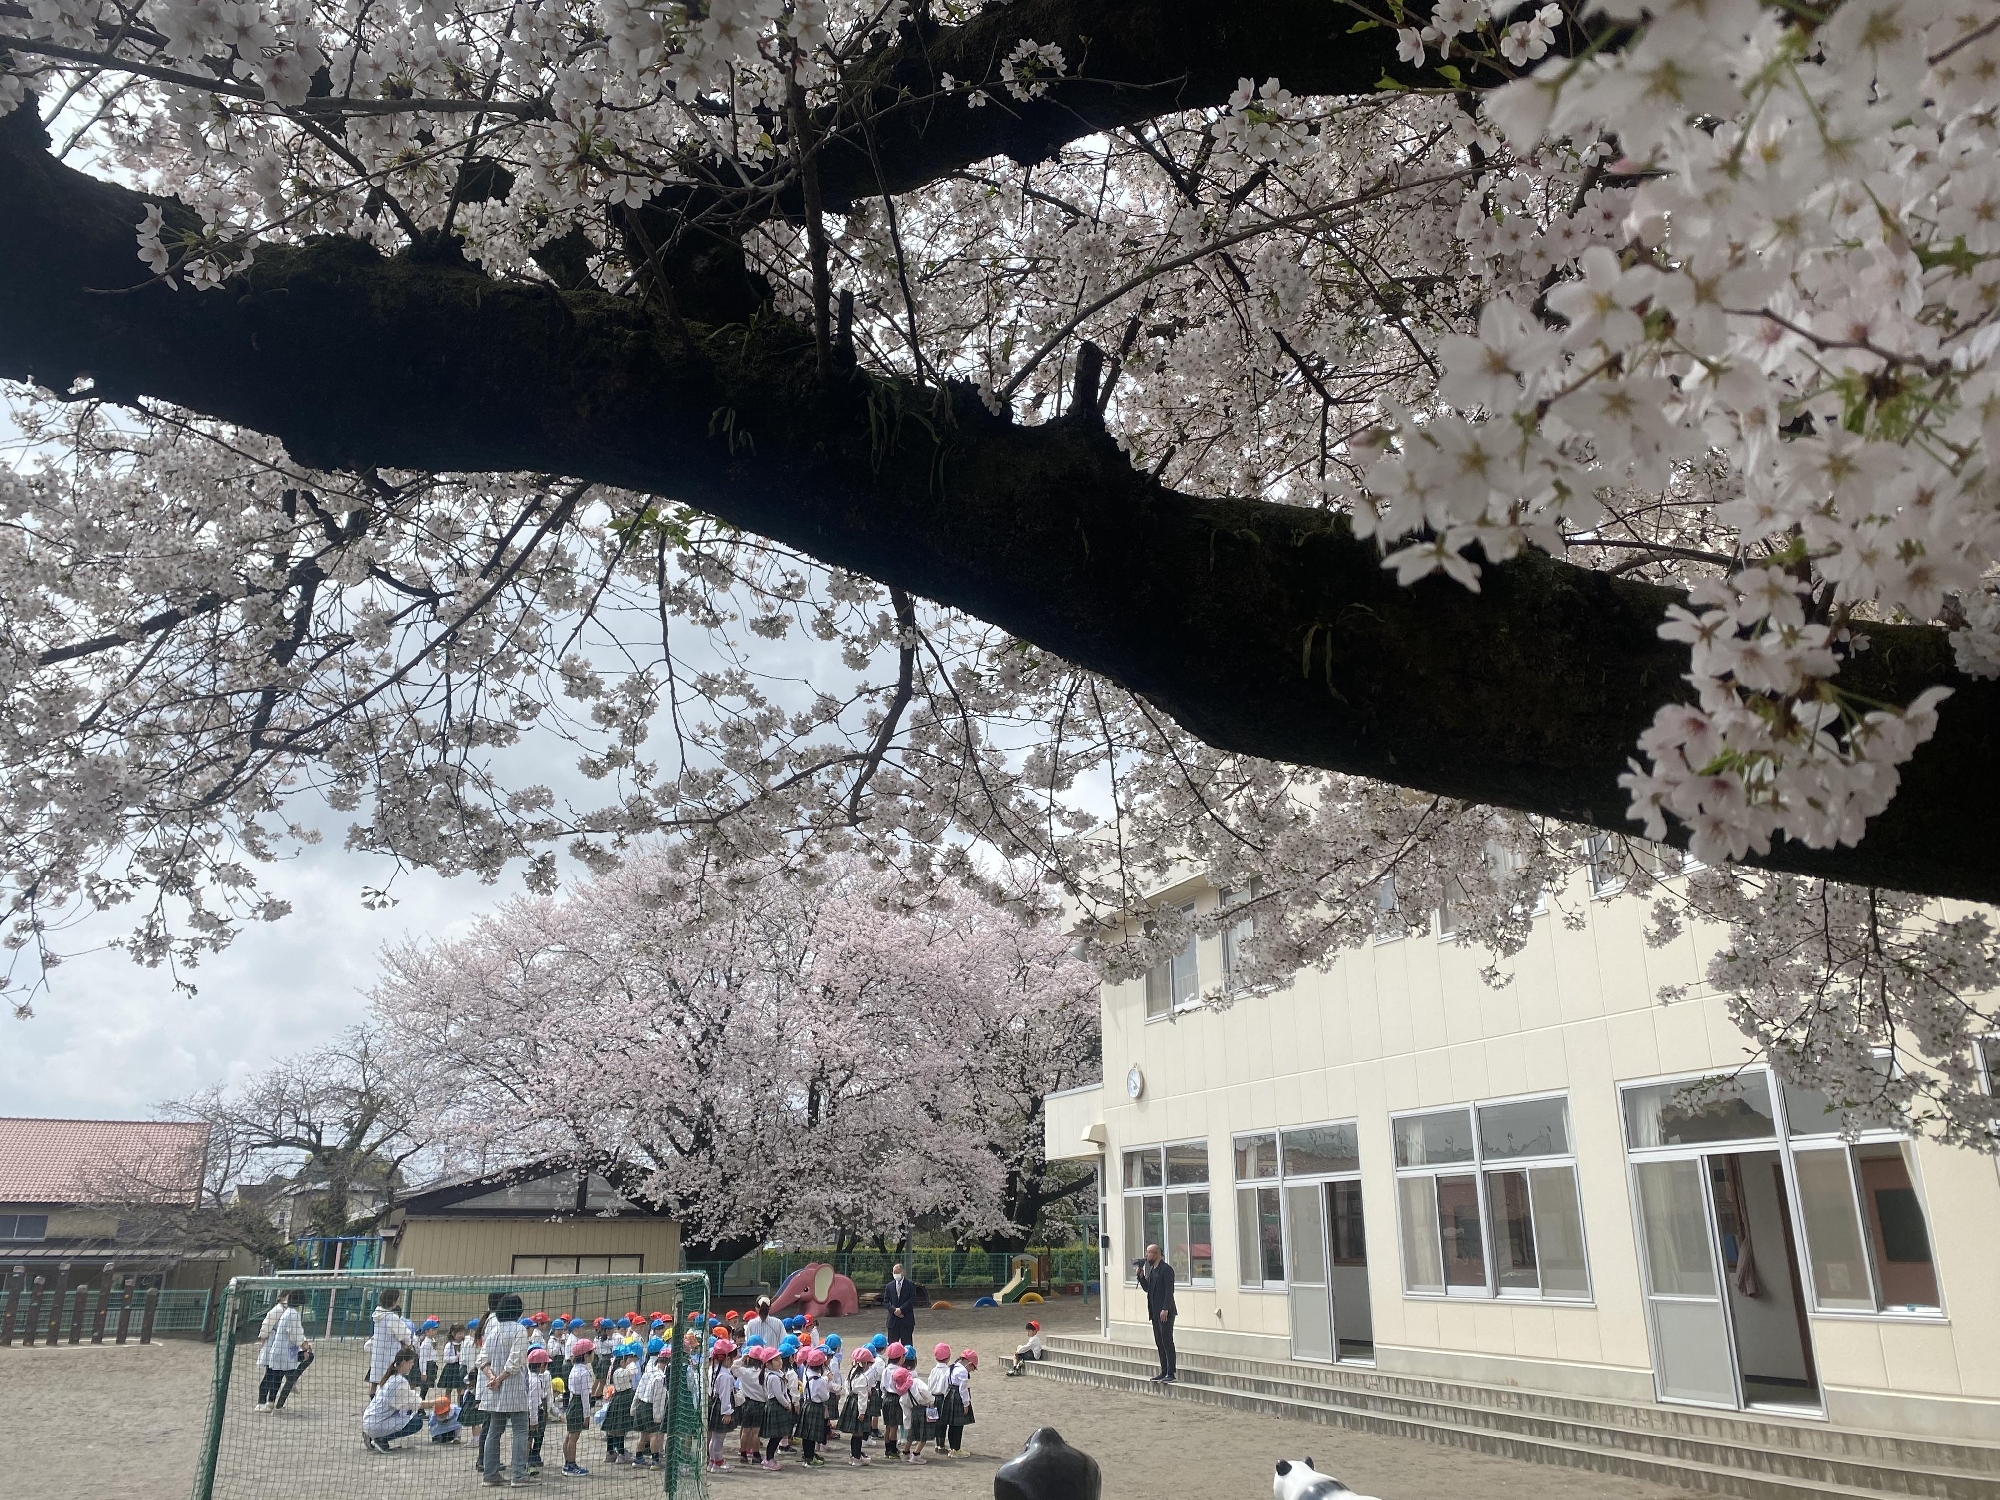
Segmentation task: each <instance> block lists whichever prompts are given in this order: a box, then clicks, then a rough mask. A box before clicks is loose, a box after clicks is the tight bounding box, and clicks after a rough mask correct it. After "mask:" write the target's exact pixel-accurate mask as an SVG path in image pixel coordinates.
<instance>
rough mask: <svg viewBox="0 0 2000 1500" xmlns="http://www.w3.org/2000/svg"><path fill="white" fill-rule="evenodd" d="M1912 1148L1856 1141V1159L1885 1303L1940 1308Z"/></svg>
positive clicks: (1870, 1244) (1935, 1272)
mask: <svg viewBox="0 0 2000 1500" xmlns="http://www.w3.org/2000/svg"><path fill="white" fill-rule="evenodd" d="M1909 1149H1910V1148H1909V1146H1908V1145H1906V1144H1904V1145H1880V1146H1857V1147H1855V1148H1854V1160H1855V1167H1856V1168H1857V1170H1858V1171H1859V1173H1860V1176H1861V1197H1862V1202H1863V1203H1864V1204H1865V1205H1866V1208H1865V1211H1864V1214H1863V1217H1864V1218H1865V1220H1866V1222H1867V1225H1868V1244H1869V1248H1870V1249H1872V1250H1873V1251H1874V1252H1875V1269H1876V1272H1877V1274H1878V1275H1879V1276H1880V1278H1881V1282H1882V1304H1883V1306H1885V1307H1895V1308H1902V1309H1904V1310H1906V1311H1915V1310H1916V1309H1918V1308H1935V1307H1937V1306H1938V1305H1939V1302H1938V1283H1937V1267H1936V1266H1935V1265H1934V1264H1933V1263H1932V1260H1931V1237H1930V1230H1929V1227H1928V1226H1927V1225H1926V1224H1925V1223H1924V1206H1923V1203H1922V1202H1921V1201H1920V1200H1919V1199H1918V1197H1917V1185H1916V1183H1915V1182H1914V1181H1913V1180H1912V1179H1911V1176H1910V1164H1909V1156H1908V1153H1909Z"/></svg>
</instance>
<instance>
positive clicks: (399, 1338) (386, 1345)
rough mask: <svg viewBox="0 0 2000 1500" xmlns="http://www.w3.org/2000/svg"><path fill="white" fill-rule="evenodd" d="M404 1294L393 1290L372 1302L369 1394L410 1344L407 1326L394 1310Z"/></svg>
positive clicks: (371, 1393)
mask: <svg viewBox="0 0 2000 1500" xmlns="http://www.w3.org/2000/svg"><path fill="white" fill-rule="evenodd" d="M402 1300H403V1294H402V1293H401V1292H399V1291H397V1290H396V1289H395V1288H394V1287H390V1288H389V1289H388V1290H386V1291H384V1292H383V1293H382V1295H381V1296H379V1297H377V1298H376V1299H375V1302H376V1306H375V1330H374V1332H372V1333H370V1334H369V1335H368V1394H369V1395H371V1396H372V1395H374V1394H375V1387H376V1386H378V1385H380V1384H381V1383H382V1381H383V1380H384V1379H385V1378H387V1376H388V1373H389V1368H390V1366H391V1365H393V1364H394V1363H395V1360H396V1356H397V1355H398V1354H399V1353H401V1352H402V1350H403V1349H404V1348H405V1347H406V1346H407V1345H408V1344H409V1342H410V1339H409V1327H410V1325H409V1324H408V1323H405V1322H404V1321H403V1315H402V1314H401V1313H400V1312H398V1311H397V1310H396V1309H397V1307H398V1306H399V1305H400V1304H401V1302H402Z"/></svg>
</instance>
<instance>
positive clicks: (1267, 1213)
mask: <svg viewBox="0 0 2000 1500" xmlns="http://www.w3.org/2000/svg"><path fill="white" fill-rule="evenodd" d="M1234 1148H1235V1149H1234V1152H1233V1154H1234V1156H1235V1158H1236V1282H1237V1285H1238V1286H1241V1287H1246V1288H1250V1289H1253V1290H1254V1289H1258V1288H1262V1289H1265V1290H1270V1291H1275V1290H1278V1289H1279V1288H1282V1287H1283V1286H1284V1285H1285V1224H1284V1212H1283V1204H1282V1199H1281V1193H1280V1188H1279V1183H1280V1181H1281V1180H1296V1179H1300V1178H1309V1177H1330V1176H1340V1175H1343V1174H1349V1173H1355V1172H1359V1171H1360V1170H1361V1149H1360V1146H1359V1144H1358V1142H1357V1137H1356V1134H1355V1128H1354V1122H1353V1121H1352V1120H1343V1121H1339V1122H1337V1123H1334V1124H1331V1125H1298V1126H1294V1127H1292V1128H1291V1129H1289V1130H1267V1131H1262V1132H1259V1133H1257V1134H1254V1135H1239V1136H1237V1137H1236V1139H1235V1142H1234ZM1352 1217H1353V1219H1354V1222H1355V1223H1357V1224H1358V1223H1359V1215H1358V1214H1356V1215H1354V1216H1352ZM1318 1232H1319V1229H1318V1221H1317V1219H1315V1220H1314V1226H1313V1233H1315V1234H1317V1233H1318ZM1356 1253H1357V1254H1359V1253H1360V1252H1358V1251H1357V1252H1356Z"/></svg>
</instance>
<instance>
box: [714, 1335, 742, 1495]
mask: <svg viewBox="0 0 2000 1500" xmlns="http://www.w3.org/2000/svg"><path fill="white" fill-rule="evenodd" d="M709 1358H710V1359H712V1360H713V1361H714V1362H715V1373H714V1375H712V1376H711V1377H710V1378H709V1382H708V1471H709V1473H711V1474H718V1473H720V1472H722V1471H723V1470H724V1469H726V1468H728V1467H729V1464H728V1462H727V1460H725V1459H724V1458H723V1456H722V1454H723V1446H724V1445H723V1434H724V1433H726V1432H727V1431H728V1430H729V1429H730V1428H731V1427H734V1426H735V1425H736V1372H735V1370H733V1369H731V1368H730V1365H731V1362H732V1361H733V1360H734V1359H735V1358H736V1345H735V1344H733V1343H731V1342H730V1341H729V1340H728V1339H718V1340H716V1344H715V1348H714V1349H713V1350H712V1351H711V1352H710V1355H709Z"/></svg>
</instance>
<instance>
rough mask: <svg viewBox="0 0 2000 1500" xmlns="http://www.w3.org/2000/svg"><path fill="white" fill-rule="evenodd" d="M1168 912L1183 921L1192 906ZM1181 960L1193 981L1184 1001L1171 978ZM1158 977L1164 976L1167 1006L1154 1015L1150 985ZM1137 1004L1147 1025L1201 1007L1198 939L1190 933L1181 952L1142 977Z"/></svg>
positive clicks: (1183, 905)
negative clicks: (1176, 913) (1187, 968)
mask: <svg viewBox="0 0 2000 1500" xmlns="http://www.w3.org/2000/svg"><path fill="white" fill-rule="evenodd" d="M1169 909H1170V910H1173V911H1176V912H1178V913H1180V915H1182V916H1184V917H1191V916H1193V915H1194V903H1193V902H1192V901H1187V902H1176V903H1175V904H1174V905H1173V906H1172V907H1171V908H1169ZM1182 959H1186V960H1187V962H1188V965H1189V967H1190V969H1191V970H1192V971H1193V978H1194V984H1193V986H1192V988H1191V989H1190V991H1189V994H1188V996H1187V998H1186V999H1182V998H1181V996H1180V995H1179V993H1178V989H1179V986H1178V984H1177V983H1176V980H1175V975H1174V967H1175V965H1177V964H1178V963H1180V961H1181V960H1182ZM1161 975H1164V976H1165V983H1166V986H1167V1005H1166V1008H1165V1009H1164V1010H1159V1011H1155V1010H1154V1009H1153V985H1154V982H1155V979H1156V977H1158V976H1161ZM1140 1000H1141V1004H1142V1005H1143V1006H1144V1009H1145V1017H1146V1020H1147V1021H1148V1022H1149V1023H1150V1022H1153V1021H1165V1020H1168V1019H1170V1018H1171V1017H1173V1016H1177V1015H1179V1014H1180V1013H1181V1012H1182V1011H1187V1010H1194V1009H1197V1008H1198V1007H1199V1006H1200V1005H1201V939H1200V938H1199V937H1198V936H1196V935H1195V934H1194V933H1192V932H1190V933H1189V934H1188V940H1187V946H1186V947H1185V948H1183V949H1182V950H1181V951H1180V952H1179V953H1176V954H1174V955H1173V956H1172V957H1170V958H1165V959H1162V960H1161V961H1160V962H1159V963H1156V964H1154V965H1153V967H1152V968H1150V969H1148V970H1147V971H1146V977H1145V979H1144V981H1143V982H1142V988H1141V994H1140Z"/></svg>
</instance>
